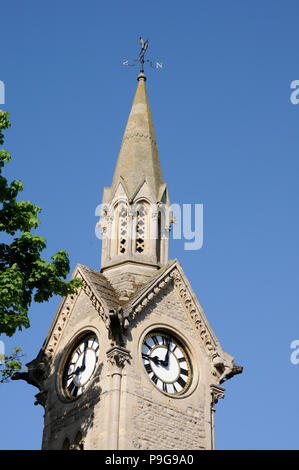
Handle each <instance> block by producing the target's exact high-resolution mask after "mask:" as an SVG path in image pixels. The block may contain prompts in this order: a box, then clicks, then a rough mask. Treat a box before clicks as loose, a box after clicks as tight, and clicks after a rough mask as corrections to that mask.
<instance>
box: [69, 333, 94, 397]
mask: <svg viewBox="0 0 299 470" xmlns="http://www.w3.org/2000/svg"><path fill="white" fill-rule="evenodd" d="M98 355H99V342H98V338H97V336H96V335H95V334H94V333H89V334H87V335H86V336H84V337H81V338H80V339H79V340H78V342H77V343H76V344H75V346H74V347H73V349H72V351H71V353H70V354H69V356H68V358H67V360H66V363H65V366H64V371H63V389H64V392H65V395H66V396H67V397H68V398H77V397H79V396H80V395H81V394H82V393H83V392H84V391H85V390H86V388H87V387H88V385H89V383H90V380H91V378H92V376H93V373H94V371H95V367H96V364H97V360H98Z"/></svg>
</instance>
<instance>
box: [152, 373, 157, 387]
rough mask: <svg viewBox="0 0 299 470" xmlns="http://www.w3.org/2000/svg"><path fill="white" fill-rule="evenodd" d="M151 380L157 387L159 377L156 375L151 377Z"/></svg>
mask: <svg viewBox="0 0 299 470" xmlns="http://www.w3.org/2000/svg"><path fill="white" fill-rule="evenodd" d="M151 379H152V381H153V382H154V384H155V385H157V382H158V377H157V376H156V375H155V374H154V375H153V376H152V377H151Z"/></svg>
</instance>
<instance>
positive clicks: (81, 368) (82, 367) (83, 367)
mask: <svg viewBox="0 0 299 470" xmlns="http://www.w3.org/2000/svg"><path fill="white" fill-rule="evenodd" d="M86 353H87V344H86V343H84V355H83V361H82V366H81V367H80V370H85V367H86Z"/></svg>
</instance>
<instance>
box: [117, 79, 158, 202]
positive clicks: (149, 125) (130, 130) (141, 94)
mask: <svg viewBox="0 0 299 470" xmlns="http://www.w3.org/2000/svg"><path fill="white" fill-rule="evenodd" d="M145 80H146V77H145V75H144V74H143V73H140V74H139V76H138V86H137V90H136V94H135V98H134V101H133V105H132V109H131V112H130V115H129V119H128V123H127V127H126V130H125V133H124V136H123V140H122V144H121V149H120V152H119V156H118V161H117V165H116V168H115V173H114V177H113V182H112V191H113V189H115V188H116V185H117V183H118V181H119V178H120V177H121V178H123V180H124V182H125V185H126V188H127V190H128V193H129V196H130V197H132V195H133V194H134V192H135V191H136V189H137V188H138V186H139V185H140V183H141V182H142V181H143V180H144V179H145V178H146V179H147V182H148V185H149V188H150V189H151V190H152V192H153V195H154V197H155V198H158V196H159V191H160V188H161V185H162V184H163V177H162V171H161V165H160V159H159V154H158V149H157V143H156V136H155V131H154V126H153V121H152V116H151V112H150V107H149V103H148V97H147V92H146V87H145Z"/></svg>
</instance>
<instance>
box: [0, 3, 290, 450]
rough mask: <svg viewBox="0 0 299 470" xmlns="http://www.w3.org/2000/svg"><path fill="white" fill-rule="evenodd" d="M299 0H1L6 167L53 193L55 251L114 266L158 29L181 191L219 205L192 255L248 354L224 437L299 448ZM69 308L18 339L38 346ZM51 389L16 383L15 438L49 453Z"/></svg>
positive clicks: (9, 392) (44, 316)
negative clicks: (120, 203)
mask: <svg viewBox="0 0 299 470" xmlns="http://www.w3.org/2000/svg"><path fill="white" fill-rule="evenodd" d="M298 14H299V5H298V2H296V1H292V0H288V1H287V2H281V1H275V0H271V1H270V0H263V2H261V1H257V0H252V1H250V2H249V1H247V2H240V1H237V0H227V1H225V2H224V1H221V0H215V1H213V2H211V1H208V0H205V1H202V0H200V1H198V0H197V1H195V0H194V1H190V0H187V1H186V2H184V3H182V2H179V1H177V0H175V1H169V0H163V2H158V1H156V0H152V1H151V2H140V1H135V0H131V1H130V2H121V1H111V2H103V1H94V0H86V1H85V2H79V1H77V0H72V1H70V0H63V1H61V0H60V1H57V0H53V1H51V2H40V1H37V0H28V1H26V2H23V1H16V0H15V1H12V2H9V3H8V2H4V1H1V0H0V21H1V37H2V47H1V58H0V80H2V81H3V82H4V83H5V86H6V103H5V105H3V106H2V108H3V109H5V110H7V111H9V112H10V115H11V121H12V128H11V129H10V130H9V131H8V132H7V133H6V142H5V147H6V148H7V150H8V151H9V152H10V153H11V154H12V155H13V157H14V158H13V160H12V162H11V163H10V164H9V166H8V167H7V169H6V173H5V175H6V176H7V177H8V178H10V179H15V178H20V179H21V180H22V182H23V184H24V186H25V189H24V191H23V194H22V198H23V199H29V200H31V201H33V202H35V203H36V204H38V205H39V206H41V207H42V213H41V220H42V224H41V225H40V228H39V229H38V231H37V233H38V234H40V235H43V236H45V238H46V239H47V250H46V251H45V252H44V257H46V258H47V259H48V258H49V257H50V256H51V255H52V254H54V253H55V252H56V251H57V250H59V249H66V250H67V251H68V253H69V256H70V261H71V270H73V269H74V267H75V265H76V264H77V263H82V264H85V265H87V266H89V267H91V268H93V269H99V266H100V248H101V247H100V241H99V240H98V239H97V238H96V237H95V234H94V227H95V224H96V222H97V219H96V217H95V215H94V212H95V208H96V206H97V205H98V204H99V203H100V202H101V198H102V191H103V187H104V186H110V184H111V181H112V175H113V170H114V166H115V163H116V159H117V155H118V152H119V148H120V143H121V138H122V134H123V132H124V128H125V125H126V121H127V118H128V114H129V111H130V107H131V104H132V100H133V97H134V93H135V89H136V85H137V82H136V74H137V69H134V68H133V67H132V68H126V67H123V66H122V61H123V60H124V59H133V58H135V57H136V55H137V54H138V52H139V42H138V37H139V36H140V35H142V36H143V37H144V38H149V40H150V47H149V51H148V55H149V56H150V57H151V58H153V59H154V60H156V59H157V60H159V61H161V62H163V65H164V67H163V69H162V70H159V71H155V70H148V72H147V76H148V80H147V91H148V95H149V101H150V106H151V111H152V115H153V120H154V126H155V132H156V137H157V142H158V148H159V154H160V159H161V165H162V170H163V176H164V180H165V182H167V184H168V188H169V193H170V197H171V201H172V202H176V203H178V204H183V203H192V204H194V203H201V204H203V205H204V244H203V247H202V249H200V250H198V251H186V250H184V241H183V240H173V241H172V242H171V246H170V258H171V259H173V258H178V259H179V261H180V263H181V264H182V266H183V269H184V271H185V273H186V275H187V276H188V278H189V280H190V282H191V285H192V287H193V290H194V291H195V293H196V294H197V295H198V298H199V301H200V303H201V305H202V306H203V308H204V310H205V313H206V315H207V317H208V319H209V321H210V323H211V325H212V327H213V329H214V331H215V333H216V335H217V336H218V338H219V340H220V342H221V344H222V346H223V348H224V349H225V350H226V351H227V352H229V353H230V354H232V355H233V356H234V357H235V360H236V362H237V364H240V365H243V366H244V372H243V374H242V375H239V376H236V377H234V378H233V379H231V380H230V381H228V382H226V384H225V387H226V397H225V399H224V400H221V401H219V403H218V405H217V408H216V409H217V411H216V416H215V418H216V447H217V448H218V449H296V448H298V425H297V422H298V412H299V400H298V394H297V390H298V386H299V364H298V365H293V364H292V363H291V361H290V355H291V352H292V351H291V349H290V343H291V342H292V341H293V340H295V339H299V327H298V292H299V290H298V281H299V269H298V265H299V264H298V255H299V250H298V240H299V236H298V235H299V233H298V232H299V224H298V203H299V200H298V199H299V198H298V169H299V159H298V147H299V132H298V120H299V105H297V106H295V105H293V104H292V103H291V102H290V94H291V89H290V83H291V82H292V81H293V80H296V79H297V80H299V66H298V63H299V62H298V57H299V54H298V52H299V50H298V49H299V41H298V40H299V30H298ZM58 304H59V298H52V299H51V301H50V302H48V303H45V304H33V305H32V307H31V309H30V319H31V328H30V329H28V330H25V331H23V332H21V333H17V334H16V335H15V336H14V337H12V338H10V339H8V338H4V337H1V338H0V339H2V340H4V341H5V345H6V352H9V351H10V350H11V349H12V348H13V347H14V346H19V347H22V348H23V350H24V351H25V352H26V353H27V358H26V359H27V360H28V361H29V360H31V359H33V358H34V357H35V356H36V355H37V353H38V351H39V349H40V347H41V346H42V343H43V341H44V339H45V337H46V335H47V332H48V329H49V327H50V325H51V321H52V319H53V317H54V314H55V312H56V309H57V307H58ZM37 391H38V390H37V389H35V388H34V387H32V386H30V385H28V384H26V383H23V382H21V381H20V382H13V383H11V384H4V385H0V400H1V401H0V408H1V431H0V448H1V449H39V448H40V446H41V438H42V429H43V409H42V407H41V406H34V405H33V402H34V394H36V393H37Z"/></svg>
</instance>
